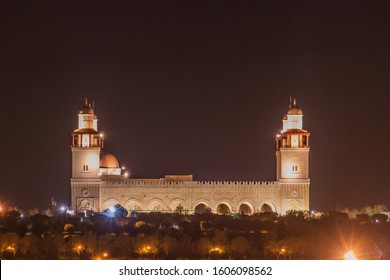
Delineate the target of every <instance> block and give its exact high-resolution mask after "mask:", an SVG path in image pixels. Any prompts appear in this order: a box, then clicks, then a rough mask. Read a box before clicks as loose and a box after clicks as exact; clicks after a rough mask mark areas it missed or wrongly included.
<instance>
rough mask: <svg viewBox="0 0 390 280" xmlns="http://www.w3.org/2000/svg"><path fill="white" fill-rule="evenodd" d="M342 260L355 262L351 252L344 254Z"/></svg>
mask: <svg viewBox="0 0 390 280" xmlns="http://www.w3.org/2000/svg"><path fill="white" fill-rule="evenodd" d="M344 259H345V260H357V258H356V256H355V254H354V253H353V251H352V250H351V251H348V252H346V253H345V255H344Z"/></svg>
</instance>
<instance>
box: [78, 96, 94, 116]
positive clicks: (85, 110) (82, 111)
mask: <svg viewBox="0 0 390 280" xmlns="http://www.w3.org/2000/svg"><path fill="white" fill-rule="evenodd" d="M79 114H94V112H93V108H92V106H91V104H88V99H87V98H85V104H84V105H83V107H81V109H80V110H79Z"/></svg>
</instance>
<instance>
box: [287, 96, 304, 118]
mask: <svg viewBox="0 0 390 280" xmlns="http://www.w3.org/2000/svg"><path fill="white" fill-rule="evenodd" d="M291 98H292V97H291V96H290V105H289V106H288V112H287V115H303V112H302V110H301V108H299V107H298V106H297V100H296V99H295V98H294V102H293V103H292V104H291Z"/></svg>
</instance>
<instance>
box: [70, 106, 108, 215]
mask: <svg viewBox="0 0 390 280" xmlns="http://www.w3.org/2000/svg"><path fill="white" fill-rule="evenodd" d="M97 121H98V119H97V117H96V115H95V112H94V110H93V107H92V106H91V104H90V103H88V100H87V99H85V103H84V105H83V106H82V107H81V109H80V110H79V114H78V128H77V129H75V130H74V131H73V132H72V139H71V141H72V142H71V143H72V144H71V150H72V178H71V196H72V198H71V200H72V201H71V204H72V206H71V208H72V209H73V210H76V211H77V212H80V211H83V210H94V211H98V210H99V205H100V201H99V197H100V195H99V187H100V178H99V172H100V171H99V167H100V166H99V165H100V163H99V162H100V152H101V149H102V148H103V142H104V137H103V134H102V133H99V131H98V129H97Z"/></svg>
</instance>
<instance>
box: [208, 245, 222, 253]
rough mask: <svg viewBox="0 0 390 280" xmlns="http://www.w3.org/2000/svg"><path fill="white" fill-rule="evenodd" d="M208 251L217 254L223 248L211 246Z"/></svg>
mask: <svg viewBox="0 0 390 280" xmlns="http://www.w3.org/2000/svg"><path fill="white" fill-rule="evenodd" d="M210 252H215V253H218V254H222V253H223V250H222V249H221V248H219V247H214V248H211V250H210Z"/></svg>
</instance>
